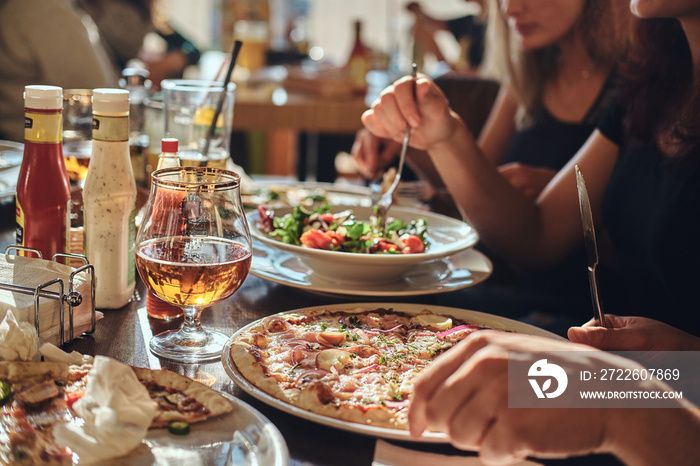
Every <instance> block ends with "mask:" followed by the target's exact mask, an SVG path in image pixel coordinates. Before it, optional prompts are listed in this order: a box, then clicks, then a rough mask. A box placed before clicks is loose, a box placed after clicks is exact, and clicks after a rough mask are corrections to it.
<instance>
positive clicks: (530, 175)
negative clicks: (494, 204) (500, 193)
mask: <svg viewBox="0 0 700 466" xmlns="http://www.w3.org/2000/svg"><path fill="white" fill-rule="evenodd" d="M498 173H500V174H501V176H503V177H504V178H505V179H507V180H508V181H509V182H510V184H512V185H513V186H514V187H515V188H517V189H518V190H520V191H521V192H522V193H523V194H525V195H526V196H527V197H529V198H530V199H537V196H539V195H540V193H541V192H542V190H543V189H544V188H545V187H546V186H547V184H549V182H550V181H551V180H552V178H554V175H556V174H557V171H556V170H552V169H550V168H546V167H535V166H532V165H526V164H523V163H520V162H511V163H505V164H503V165H501V166H499V167H498Z"/></svg>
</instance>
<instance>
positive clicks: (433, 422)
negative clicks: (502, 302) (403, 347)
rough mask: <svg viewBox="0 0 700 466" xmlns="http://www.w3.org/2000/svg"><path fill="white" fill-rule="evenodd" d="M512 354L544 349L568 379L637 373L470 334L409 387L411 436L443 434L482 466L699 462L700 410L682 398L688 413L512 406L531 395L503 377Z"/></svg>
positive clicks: (575, 351)
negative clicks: (549, 461) (581, 459)
mask: <svg viewBox="0 0 700 466" xmlns="http://www.w3.org/2000/svg"><path fill="white" fill-rule="evenodd" d="M513 351H526V352H532V351H536V352H542V351H548V353H547V354H548V361H549V362H550V363H554V364H557V365H559V366H560V367H566V368H567V370H568V369H570V370H572V371H573V373H577V372H576V371H578V370H590V369H591V367H595V366H596V365H604V367H611V368H620V369H622V370H625V369H631V370H632V369H634V368H641V366H640V365H639V364H637V363H636V362H634V361H631V360H628V359H626V358H623V357H621V356H617V355H613V354H610V353H606V352H604V351H596V350H592V349H591V347H589V346H585V345H578V344H574V343H570V342H565V341H557V340H553V339H548V338H542V337H536V336H531V335H523V334H514V333H504V332H496V331H488V330H483V331H479V332H474V333H472V334H471V335H469V336H468V337H467V338H466V339H465V340H463V341H462V342H460V343H459V344H458V345H457V346H455V347H454V348H452V349H450V350H449V351H447V352H446V353H444V354H443V355H442V356H440V357H439V358H438V359H436V360H435V362H434V363H433V364H432V365H430V366H429V367H428V368H426V369H425V370H424V371H423V372H422V373H421V375H420V376H419V377H418V378H417V379H416V381H415V382H414V391H413V394H412V396H411V404H410V407H409V412H408V422H409V429H410V433H411V436H413V437H415V438H417V437H420V435H421V434H422V433H423V432H424V431H425V430H426V429H428V428H429V429H431V430H436V431H441V432H445V433H446V434H447V436H448V438H449V440H450V442H451V443H452V444H453V445H454V446H455V447H457V448H460V449H464V450H476V451H479V455H480V458H481V460H482V462H484V463H486V464H509V463H512V462H515V461H518V460H522V459H524V458H526V457H528V456H535V457H541V458H565V457H570V456H575V455H584V454H591V453H612V454H614V455H616V456H618V457H619V458H620V459H621V460H623V461H624V462H628V463H629V464H660V463H659V462H660V461H661V462H665V460H671V461H672V463H673V461H675V459H678V458H681V459H682V460H684V461H686V462H684V464H692V461H695V460H698V459H699V458H698V457H700V453H692V452H689V451H690V450H689V448H691V447H692V445H694V442H695V440H694V439H695V438H697V436H698V435H700V410H699V409H698V408H697V407H695V406H693V405H692V404H691V403H689V402H687V401H685V400H679V401H678V403H677V404H678V406H679V408H685V409H634V408H628V409H612V408H587V409H580V408H511V407H509V406H508V393H512V392H513V391H514V390H515V391H518V390H531V387H530V386H529V385H528V382H527V377H523V378H522V380H521V381H514V380H511V379H512V378H511V379H509V378H508V358H509V357H510V356H509V352H513ZM634 383H635V384H638V385H640V387H641V386H642V385H643V388H644V389H649V388H652V389H668V386H666V385H665V383H664V382H660V381H658V380H656V381H651V382H650V381H644V382H642V381H639V382H634ZM509 384H511V385H510V386H509ZM513 384H515V385H513ZM520 385H522V386H520ZM695 451H697V448H695ZM693 455H694V456H693ZM672 457H673V458H675V459H673V460H672V459H671V458H672ZM689 459H690V460H691V462H687V460H689ZM672 463H668V462H666V464H672ZM674 464H675V463H674Z"/></svg>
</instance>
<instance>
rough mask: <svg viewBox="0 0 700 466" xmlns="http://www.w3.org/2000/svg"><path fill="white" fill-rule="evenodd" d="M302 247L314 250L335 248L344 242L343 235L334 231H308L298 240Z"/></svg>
mask: <svg viewBox="0 0 700 466" xmlns="http://www.w3.org/2000/svg"><path fill="white" fill-rule="evenodd" d="M299 240H300V241H301V244H302V245H303V246H306V247H309V248H315V249H328V250H330V249H332V248H337V247H339V246H340V245H341V244H343V242H344V241H345V238H343V235H341V234H340V233H336V232H335V231H321V230H309V231H305V232H304V233H303V234H302V235H301V238H299Z"/></svg>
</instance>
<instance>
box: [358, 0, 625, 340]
mask: <svg viewBox="0 0 700 466" xmlns="http://www.w3.org/2000/svg"><path fill="white" fill-rule="evenodd" d="M488 6H489V8H490V9H491V10H490V12H489V14H488V32H487V41H486V48H487V58H486V60H487V63H486V64H485V65H484V66H486V67H487V68H488V69H489V70H490V74H492V75H494V76H498V77H500V81H501V87H500V91H499V93H498V96H497V97H496V100H495V102H494V105H493V107H492V109H491V112H490V114H489V116H488V118H487V120H486V123H485V125H484V128H483V129H482V131H481V133H480V134H479V136H478V139H477V140H476V141H475V142H476V147H475V148H474V149H473V150H476V151H478V152H479V153H480V154H482V155H483V157H484V158H485V159H486V160H488V161H489V163H490V164H491V165H493V166H496V167H498V172H499V173H500V176H501V177H502V178H503V179H504V180H507V181H508V182H510V183H511V185H512V186H514V187H515V188H517V189H519V190H520V191H521V192H522V193H524V194H525V195H526V196H527V197H529V198H530V199H535V198H536V197H537V196H538V195H539V194H540V192H541V191H542V189H543V188H544V186H546V185H547V183H548V182H549V181H550V180H551V179H552V177H553V176H554V175H555V174H556V173H557V171H558V170H559V169H561V168H562V167H564V165H565V164H566V163H567V162H568V161H569V160H570V159H571V157H572V156H573V155H574V154H575V153H576V151H577V150H578V149H579V148H580V147H581V146H582V145H583V143H584V142H585V141H586V139H587V138H588V137H589V136H590V134H591V133H592V132H593V130H594V129H595V127H596V124H597V123H598V121H599V119H600V118H601V117H602V115H604V113H605V111H606V109H607V108H608V106H609V104H610V102H611V101H612V100H613V96H614V93H615V89H616V72H615V64H616V62H617V61H618V59H620V58H621V57H623V56H624V55H625V53H626V51H627V50H628V47H629V27H630V16H631V15H630V14H629V11H628V9H626V8H625V7H624V5H621V3H620V2H619V1H617V0H615V1H608V0H575V1H572V0H531V1H525V0H504V1H501V2H498V1H497V0H490V1H489V3H488ZM453 87H456V86H453ZM392 116H394V115H392ZM370 129H371V128H370ZM378 134H379V135H380V136H381V134H380V133H378ZM377 137H378V136H377V135H369V134H367V133H362V134H361V135H360V136H358V138H357V139H356V144H355V146H354V147H353V155H354V156H355V159H356V160H357V162H358V165H359V167H360V169H361V172H362V173H363V174H364V175H365V176H367V177H369V178H372V177H373V176H374V174H375V173H376V172H377V171H379V170H380V167H381V166H382V165H384V164H386V163H387V161H388V160H389V159H391V158H393V157H395V154H396V148H397V147H398V143H397V142H393V143H392V142H389V143H388V144H386V145H384V146H382V145H380V144H379V142H378V141H377ZM387 147H388V148H389V149H387ZM378 148H379V149H378ZM379 150H383V152H381V155H380V152H379ZM470 150H471V149H470ZM467 155H468V154H467V153H465V154H464V156H465V157H467ZM442 178H443V179H444V174H443V176H442ZM444 181H445V183H446V184H447V180H444ZM448 188H450V192H451V194H453V199H456V198H455V197H454V193H453V192H452V191H453V190H454V189H455V187H454V186H452V187H450V186H449V185H448ZM476 199H479V198H478V197H474V198H473V201H475V200H476ZM479 202H480V201H479ZM457 204H458V206H459V207H461V208H464V206H461V205H459V202H457ZM475 226H477V225H475ZM523 246H525V245H523ZM486 252H487V254H488V255H489V256H490V257H491V258H492V259H494V260H495V261H496V262H497V264H496V268H497V269H498V271H499V274H500V275H501V276H500V277H499V281H496V282H495V283H494V280H492V281H491V282H487V283H485V284H483V285H481V286H479V287H477V288H473V289H469V290H465V291H463V292H460V293H458V295H455V294H451V295H452V296H453V297H454V300H455V301H456V302H457V303H461V304H460V305H462V306H467V307H470V308H473V309H479V310H482V311H485V312H492V313H496V314H500V315H509V316H512V317H523V318H526V319H529V320H531V321H533V323H535V324H537V325H540V326H544V327H547V328H548V329H550V330H552V331H555V332H557V333H560V334H562V333H564V332H565V331H566V329H567V328H568V327H569V326H570V325H572V324H574V323H576V322H580V321H581V320H583V319H584V318H585V316H588V315H589V313H590V304H589V301H590V292H589V290H588V279H587V275H586V274H587V272H586V269H585V266H584V265H585V263H586V259H585V251H584V250H583V248H581V247H579V248H576V249H574V250H571V251H568V253H567V254H566V255H563V256H562V257H561V258H559V260H557V261H556V262H552V263H550V264H549V267H547V268H544V269H541V270H539V271H538V272H536V273H535V272H532V271H530V272H528V273H524V272H521V271H520V270H515V271H509V272H507V273H503V272H502V271H503V269H505V268H507V267H508V264H507V263H506V262H505V261H504V260H503V259H502V258H501V257H500V254H499V253H498V252H497V251H493V250H487V251H486ZM606 272H607V271H605V272H603V273H606ZM444 299H446V300H447V299H449V298H448V297H445V298H444ZM445 304H455V303H453V302H450V301H446V302H445ZM525 316H527V317H525Z"/></svg>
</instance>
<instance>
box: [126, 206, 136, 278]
mask: <svg viewBox="0 0 700 466" xmlns="http://www.w3.org/2000/svg"><path fill="white" fill-rule="evenodd" d="M135 240H136V204H134V208H133V209H131V214H129V237H128V239H127V243H126V244H127V256H126V257H127V262H126V286H127V287H129V286H131V284H132V283H136V244H135Z"/></svg>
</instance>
